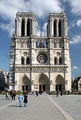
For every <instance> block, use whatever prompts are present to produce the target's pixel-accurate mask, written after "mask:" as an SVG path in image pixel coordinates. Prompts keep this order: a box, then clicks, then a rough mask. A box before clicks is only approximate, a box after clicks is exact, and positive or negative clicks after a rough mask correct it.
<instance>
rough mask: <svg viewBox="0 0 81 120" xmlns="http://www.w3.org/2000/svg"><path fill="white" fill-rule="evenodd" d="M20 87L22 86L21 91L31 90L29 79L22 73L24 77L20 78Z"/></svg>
mask: <svg viewBox="0 0 81 120" xmlns="http://www.w3.org/2000/svg"><path fill="white" fill-rule="evenodd" d="M21 87H22V91H25V90H27V91H31V81H30V79H29V78H28V77H27V76H26V75H24V77H23V78H22V80H21Z"/></svg>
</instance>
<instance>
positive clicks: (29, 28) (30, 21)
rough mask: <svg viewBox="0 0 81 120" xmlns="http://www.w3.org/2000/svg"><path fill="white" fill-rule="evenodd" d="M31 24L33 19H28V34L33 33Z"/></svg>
mask: <svg viewBox="0 0 81 120" xmlns="http://www.w3.org/2000/svg"><path fill="white" fill-rule="evenodd" d="M31 25H32V20H31V19H28V20H27V36H30V35H31V30H32V28H31Z"/></svg>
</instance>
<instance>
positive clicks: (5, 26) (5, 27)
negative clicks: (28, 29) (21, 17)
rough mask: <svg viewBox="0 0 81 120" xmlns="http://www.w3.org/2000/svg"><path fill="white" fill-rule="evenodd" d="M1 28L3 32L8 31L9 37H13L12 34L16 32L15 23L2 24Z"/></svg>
mask: <svg viewBox="0 0 81 120" xmlns="http://www.w3.org/2000/svg"><path fill="white" fill-rule="evenodd" d="M0 28H1V29H2V30H4V31H5V30H6V31H8V32H9V35H10V36H11V35H12V33H13V32H14V31H15V30H14V25H13V23H9V24H3V23H2V24H0Z"/></svg>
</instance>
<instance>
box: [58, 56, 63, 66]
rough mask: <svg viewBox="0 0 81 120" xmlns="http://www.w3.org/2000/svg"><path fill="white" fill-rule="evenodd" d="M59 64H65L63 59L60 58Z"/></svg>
mask: <svg viewBox="0 0 81 120" xmlns="http://www.w3.org/2000/svg"><path fill="white" fill-rule="evenodd" d="M59 64H60V65H62V64H63V60H62V58H61V57H60V58H59Z"/></svg>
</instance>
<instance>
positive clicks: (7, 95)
mask: <svg viewBox="0 0 81 120" xmlns="http://www.w3.org/2000/svg"><path fill="white" fill-rule="evenodd" d="M10 97H11V98H12V100H15V97H16V91H10ZM6 99H8V100H9V93H8V91H6Z"/></svg>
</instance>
